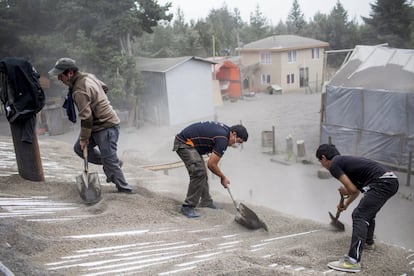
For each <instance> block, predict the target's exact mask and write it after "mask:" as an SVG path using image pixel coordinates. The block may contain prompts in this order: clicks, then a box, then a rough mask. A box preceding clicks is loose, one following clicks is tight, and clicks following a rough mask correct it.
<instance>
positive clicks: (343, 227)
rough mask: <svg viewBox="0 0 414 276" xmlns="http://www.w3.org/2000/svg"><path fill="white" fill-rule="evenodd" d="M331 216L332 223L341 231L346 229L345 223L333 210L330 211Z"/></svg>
mask: <svg viewBox="0 0 414 276" xmlns="http://www.w3.org/2000/svg"><path fill="white" fill-rule="evenodd" d="M329 216H330V217H331V225H332V226H333V227H335V228H336V229H338V230H339V231H345V225H344V224H343V223H342V222H340V221H339V220H338V218H336V217H335V216H334V215H332V213H331V212H329Z"/></svg>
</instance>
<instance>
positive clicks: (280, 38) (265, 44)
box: [240, 35, 329, 51]
mask: <svg viewBox="0 0 414 276" xmlns="http://www.w3.org/2000/svg"><path fill="white" fill-rule="evenodd" d="M328 46H329V43H327V42H324V41H321V40H317V39H313V38H307V37H302V36H297V35H274V36H269V37H266V38H263V39H261V40H257V41H254V42H251V43H249V44H246V45H244V47H243V48H241V49H240V50H241V51H243V50H263V49H271V50H283V49H290V48H295V49H298V48H313V47H328Z"/></svg>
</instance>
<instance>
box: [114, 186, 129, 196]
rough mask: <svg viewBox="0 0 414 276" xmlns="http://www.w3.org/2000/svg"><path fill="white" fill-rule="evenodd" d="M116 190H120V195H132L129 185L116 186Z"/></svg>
mask: <svg viewBox="0 0 414 276" xmlns="http://www.w3.org/2000/svg"><path fill="white" fill-rule="evenodd" d="M116 188H117V189H118V193H127V194H130V193H132V188H131V186H129V185H126V186H123V187H121V186H119V185H116Z"/></svg>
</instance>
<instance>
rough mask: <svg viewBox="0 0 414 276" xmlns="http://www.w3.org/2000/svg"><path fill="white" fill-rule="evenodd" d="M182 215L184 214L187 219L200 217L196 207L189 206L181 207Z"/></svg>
mask: <svg viewBox="0 0 414 276" xmlns="http://www.w3.org/2000/svg"><path fill="white" fill-rule="evenodd" d="M181 213H183V214H184V215H185V216H186V217H187V218H196V217H199V216H200V215H199V214H197V213H196V212H195V211H194V207H191V206H188V205H183V206H181Z"/></svg>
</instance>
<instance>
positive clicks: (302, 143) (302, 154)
mask: <svg viewBox="0 0 414 276" xmlns="http://www.w3.org/2000/svg"><path fill="white" fill-rule="evenodd" d="M296 145H297V150H298V158H303V157H305V155H306V151H305V141H304V140H298V141H296Z"/></svg>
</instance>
